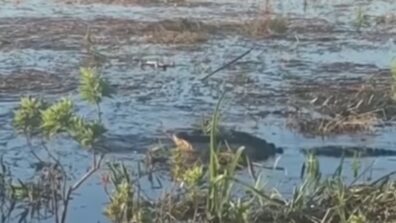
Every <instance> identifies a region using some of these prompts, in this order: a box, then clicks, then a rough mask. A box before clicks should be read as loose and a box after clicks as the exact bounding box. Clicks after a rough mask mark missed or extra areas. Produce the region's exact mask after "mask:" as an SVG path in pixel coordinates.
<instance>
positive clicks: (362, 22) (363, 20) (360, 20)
mask: <svg viewBox="0 0 396 223" xmlns="http://www.w3.org/2000/svg"><path fill="white" fill-rule="evenodd" d="M353 25H354V26H355V27H356V29H357V31H360V30H361V29H362V28H364V27H368V26H370V22H369V20H368V17H367V15H366V14H365V10H364V8H363V7H359V8H358V9H357V10H356V17H355V20H354V23H353Z"/></svg>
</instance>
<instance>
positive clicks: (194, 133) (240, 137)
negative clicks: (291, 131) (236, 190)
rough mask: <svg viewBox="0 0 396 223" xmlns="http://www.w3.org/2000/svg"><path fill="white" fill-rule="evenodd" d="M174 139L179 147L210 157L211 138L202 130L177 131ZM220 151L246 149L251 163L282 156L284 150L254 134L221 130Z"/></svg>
mask: <svg viewBox="0 0 396 223" xmlns="http://www.w3.org/2000/svg"><path fill="white" fill-rule="evenodd" d="M172 139H173V141H174V142H175V144H176V145H177V146H180V145H184V146H187V147H188V148H187V149H189V150H192V149H193V150H195V151H199V153H201V154H202V155H204V156H206V157H207V156H208V155H209V151H210V150H209V148H210V147H209V145H210V136H209V135H208V134H206V133H205V132H204V131H202V130H198V129H190V130H188V129H185V130H182V131H176V132H174V133H173V135H172ZM216 139H217V140H218V143H219V145H220V146H221V145H222V147H220V149H231V150H234V151H235V150H237V149H239V148H240V147H244V148H245V149H244V151H243V153H244V154H245V155H246V156H247V157H248V158H249V159H250V160H251V161H262V160H266V159H268V158H270V157H274V156H275V155H276V154H282V153H283V149H282V148H280V147H276V146H275V144H273V143H271V142H267V141H266V140H264V139H262V138H259V137H257V136H254V135H252V134H249V133H246V132H242V131H236V130H224V129H223V130H221V131H220V133H219V134H218V135H217V137H216Z"/></svg>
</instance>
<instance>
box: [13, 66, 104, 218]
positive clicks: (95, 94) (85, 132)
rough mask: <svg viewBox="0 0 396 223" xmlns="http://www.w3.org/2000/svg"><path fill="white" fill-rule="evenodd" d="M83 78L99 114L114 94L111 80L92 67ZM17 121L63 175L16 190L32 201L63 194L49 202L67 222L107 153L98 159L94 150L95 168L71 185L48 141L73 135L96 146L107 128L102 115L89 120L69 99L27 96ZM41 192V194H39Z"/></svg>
mask: <svg viewBox="0 0 396 223" xmlns="http://www.w3.org/2000/svg"><path fill="white" fill-rule="evenodd" d="M80 78H81V79H80V82H81V87H80V94H81V96H82V98H83V100H85V101H87V102H89V103H91V104H94V105H96V107H97V108H98V113H99V112H100V103H101V102H102V101H103V98H104V97H110V96H111V93H110V88H109V85H108V83H107V82H106V81H105V80H104V79H102V78H101V77H100V76H99V75H96V74H95V73H94V72H93V69H91V68H82V70H81V76H80ZM13 124H14V127H15V129H16V130H17V131H18V132H19V133H21V134H22V135H24V136H25V137H26V139H27V142H28V147H29V148H30V149H31V151H34V150H35V149H36V148H33V144H32V143H31V138H33V137H35V138H37V139H39V140H40V141H41V146H42V149H44V150H45V151H46V152H47V153H48V155H49V157H50V158H51V160H50V161H53V162H55V163H56V166H58V167H60V170H59V171H60V174H61V176H62V177H61V178H56V180H55V179H52V178H48V179H47V181H48V182H47V183H45V182H44V183H43V184H41V183H40V184H25V183H23V182H22V181H20V185H22V186H20V187H18V188H19V189H18V188H17V190H16V191H19V192H18V193H17V194H19V195H18V196H19V197H21V196H22V197H23V196H25V195H26V196H27V195H28V197H29V198H30V200H32V199H33V200H40V199H41V198H42V197H43V196H47V195H46V194H53V193H55V194H59V195H57V196H50V197H49V200H48V202H51V203H53V204H54V205H55V206H54V210H53V211H52V212H53V213H54V217H55V222H56V223H64V222H66V217H67V211H68V208H69V202H70V200H71V199H72V193H73V192H75V191H76V190H77V189H78V188H80V186H81V185H82V184H83V183H84V182H85V181H86V180H87V179H88V178H89V177H90V176H91V175H92V174H93V173H94V172H96V171H97V170H98V169H99V167H100V164H101V161H102V159H103V156H102V155H101V156H100V157H99V159H97V154H96V152H95V150H94V151H93V157H92V166H91V168H90V169H89V170H88V172H87V173H85V174H84V175H83V176H81V178H79V179H78V180H77V181H76V182H75V183H74V184H70V182H68V181H67V177H65V176H64V175H65V174H66V172H65V171H64V168H63V167H62V164H61V162H60V161H59V160H58V159H56V158H55V156H54V155H53V154H52V153H53V152H54V151H52V150H51V149H50V148H48V147H47V142H49V141H50V140H52V139H54V138H55V137H56V136H58V135H63V136H69V137H70V139H73V140H75V141H76V142H77V143H79V144H80V145H81V146H82V147H87V148H93V146H94V144H95V142H96V140H97V139H99V138H100V137H101V136H102V135H103V133H104V132H105V131H106V129H105V127H104V126H103V124H102V123H101V119H100V116H99V118H98V120H97V121H89V120H88V119H85V118H82V117H81V116H79V115H77V114H76V112H75V109H74V103H73V101H71V100H70V99H68V98H61V99H60V100H58V101H55V102H53V103H47V102H44V101H43V100H42V99H38V98H33V97H24V98H22V99H21V102H20V105H19V107H18V109H17V110H16V112H15V114H14V118H13ZM33 154H34V155H35V157H36V158H37V159H38V160H39V161H42V160H43V159H41V158H40V157H39V156H38V155H37V154H36V153H35V152H33ZM50 171H52V169H50ZM54 180H55V181H54ZM58 184H61V186H56V187H55V186H54V185H58ZM24 185H33V186H34V187H33V188H36V189H37V190H30V189H29V190H22V189H24V188H25V189H26V188H30V187H26V186H24ZM45 185H50V187H49V189H48V190H44V191H45V193H41V192H40V191H41V189H43V187H47V186H45ZM31 189H32V188H31ZM37 191H38V192H40V193H36V192H37ZM32 196H33V197H32ZM33 203H34V202H33ZM33 203H31V205H33ZM29 205H30V204H29ZM29 205H28V206H29Z"/></svg>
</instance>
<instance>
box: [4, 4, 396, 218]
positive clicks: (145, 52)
mask: <svg viewBox="0 0 396 223" xmlns="http://www.w3.org/2000/svg"><path fill="white" fill-rule="evenodd" d="M269 2H270V4H271V8H272V10H273V12H274V13H276V14H279V15H283V16H285V17H286V18H288V20H289V22H290V26H289V30H288V31H287V32H286V34H284V35H282V36H280V37H275V38H249V37H246V36H244V35H242V34H240V33H235V32H234V33H232V32H231V33H227V34H224V33H221V32H209V38H208V40H207V41H206V42H203V43H199V44H192V45H163V44H162V45H161V44H152V43H147V42H145V41H144V37H143V35H142V34H140V33H138V32H137V31H136V27H140V26H142V24H144V25H147V24H155V23H158V22H161V21H163V20H171V19H180V18H186V19H196V20H198V21H201V22H205V23H206V24H211V23H212V24H215V23H221V22H224V23H225V22H238V21H241V20H243V19H246V18H255V16H256V12H257V11H259V9H258V7H259V6H261V5H264V3H265V1H264V0H263V1H262V2H259V1H248V2H241V1H231V0H221V1H216V2H215V3H212V2H202V1H197V2H195V1H194V4H191V5H188V4H185V5H181V6H177V5H173V4H165V3H164V4H157V5H155V4H154V5H144V4H143V5H117V4H109V5H101V4H90V5H83V4H77V3H76V4H65V3H64V2H61V1H58V2H55V1H53V0H50V1H49V0H46V1H42V0H25V1H23V0H22V1H21V2H19V3H16V2H14V1H13V2H11V1H4V2H1V3H0V79H1V80H2V85H1V86H0V103H1V106H0V123H1V128H0V152H1V153H2V154H4V156H5V160H6V162H7V163H9V164H10V165H12V167H13V171H14V173H15V174H17V175H18V176H21V177H23V176H29V171H30V169H31V168H30V165H31V163H32V162H31V161H32V158H31V156H30V155H29V154H28V153H26V152H25V149H26V148H25V141H24V140H23V139H22V138H21V137H19V136H17V135H16V134H15V132H14V131H13V129H12V126H11V117H12V111H13V109H14V108H15V107H16V106H17V104H18V102H19V96H21V95H26V94H28V93H29V94H33V95H38V96H43V97H47V98H57V97H60V96H69V97H71V98H75V99H76V100H77V102H78V103H77V107H78V110H79V112H81V113H82V114H84V115H86V116H90V115H92V116H93V115H94V111H93V109H91V108H90V107H88V106H86V105H85V104H84V103H82V102H81V101H80V100H79V97H78V94H77V92H76V86H77V81H78V80H77V78H78V71H79V67H80V66H81V65H82V64H83V61H84V60H85V59H86V57H87V56H86V54H85V53H84V50H83V48H84V47H83V38H84V35H85V30H86V24H89V25H90V26H91V28H92V30H93V31H92V32H93V36H94V39H95V40H96V41H97V44H96V46H97V47H98V48H99V49H100V51H101V53H103V54H104V55H106V56H108V58H106V60H105V62H104V65H103V74H104V75H105V76H106V77H107V78H108V79H109V80H110V82H111V84H112V85H113V86H114V87H116V90H117V94H116V97H115V98H114V99H112V100H106V101H104V105H103V113H104V120H105V124H106V127H107V128H108V129H109V132H110V133H111V134H112V135H113V136H115V141H116V140H117V139H122V140H123V142H114V143H115V144H117V143H121V144H122V146H121V147H122V148H123V149H121V150H120V149H118V150H117V148H116V146H115V148H114V151H113V152H112V153H110V154H109V155H108V156H107V160H109V161H111V160H125V161H132V160H135V159H139V158H141V156H143V154H144V152H145V151H146V149H147V148H150V146H151V145H152V144H154V143H155V142H156V140H157V139H158V138H160V137H163V135H162V132H163V131H165V130H167V129H174V128H183V127H186V126H190V125H192V124H194V123H196V122H197V121H199V120H200V118H201V117H202V116H203V115H209V114H211V112H212V111H213V110H214V107H215V104H216V103H217V100H218V98H219V91H218V89H227V90H228V94H227V97H226V104H225V106H224V107H223V111H224V113H223V114H224V116H225V119H224V124H226V125H228V126H232V127H236V128H238V129H240V130H243V131H247V132H249V133H252V134H255V135H257V136H259V137H262V138H264V139H266V140H268V141H270V142H273V143H275V144H276V145H277V146H279V147H282V148H284V151H285V152H284V154H283V155H282V156H281V157H280V160H279V162H278V166H281V167H284V168H285V171H271V170H265V171H264V173H265V176H266V177H265V178H264V179H265V180H266V183H268V184H269V186H277V188H278V189H279V190H281V192H283V193H285V194H286V195H287V194H290V193H291V191H292V189H293V187H294V186H295V185H297V184H298V183H299V176H300V167H301V165H302V162H303V159H304V157H303V155H302V154H301V152H300V150H299V149H301V148H306V147H312V146H318V145H357V146H370V147H380V148H385V149H393V148H394V147H395V145H396V139H395V137H394V133H393V131H394V128H392V127H386V128H378V129H376V132H375V133H370V134H363V133H361V134H357V135H343V136H337V137H331V138H328V139H321V138H315V137H304V136H303V135H301V134H299V133H295V132H293V131H291V130H290V129H289V128H287V127H286V126H285V122H286V118H285V116H284V115H282V111H287V110H288V109H289V106H288V102H289V99H290V97H291V96H290V95H288V94H287V90H288V89H289V88H290V87H291V86H292V85H293V83H294V82H293V80H299V81H308V80H320V79H323V80H332V79H335V80H340V81H343V80H349V79H356V78H365V77H367V76H370V75H380V74H381V73H384V72H385V73H386V72H388V73H389V65H390V63H391V60H392V58H393V57H395V56H396V46H395V44H396V40H395V39H394V38H396V17H395V16H396V15H395V14H393V15H392V13H393V12H395V11H396V3H394V2H393V1H391V0H389V1H386V0H382V1H368V0H367V1H352V0H349V1H345V0H343V1H341V0H339V1H308V4H307V5H306V6H304V1H302V0H288V1H269ZM359 6H361V7H362V8H364V10H365V11H364V12H365V14H367V15H369V17H370V18H376V17H379V16H388V17H389V18H390V17H391V16H393V18H394V19H393V20H391V21H390V22H388V23H385V24H382V23H381V24H376V25H371V26H370V27H367V28H362V30H361V32H357V31H356V28H355V27H354V26H353V25H352V24H353V22H354V21H355V17H356V10H357V9H358V7H359ZM388 17H387V18H388ZM117 24H118V25H117ZM120 24H122V25H120ZM128 24H129V25H130V26H128ZM134 30H135V31H134ZM143 30H144V28H143ZM220 30H221V29H220ZM253 46H254V47H255V49H254V50H253V51H252V52H251V53H250V54H249V55H247V56H246V57H244V58H243V59H242V60H240V61H238V62H237V63H235V64H234V65H232V66H231V67H229V68H228V69H226V70H223V71H221V72H219V73H217V74H215V75H214V76H213V77H211V78H210V79H209V80H208V81H207V82H202V81H200V78H202V77H203V76H205V74H207V73H209V72H210V71H211V70H214V69H216V68H217V67H219V66H221V65H222V64H223V63H226V62H228V61H229V60H231V59H233V58H235V57H237V56H238V55H240V54H241V53H243V52H244V51H246V50H247V49H249V48H251V47H253ZM134 59H159V60H166V61H169V62H174V63H175V64H176V66H175V67H172V68H169V69H167V70H166V71H162V70H155V69H151V68H146V69H144V70H143V69H141V68H140V67H139V66H138V65H137V64H136V63H135V62H134V61H135V60H134ZM7 80H8V81H7ZM4 83H5V84H4ZM13 83H22V84H14V85H15V86H14V85H12V84H13ZM329 83H337V82H329ZM10 85H11V87H10ZM12 86H13V87H12ZM216 89H217V90H216ZM54 147H55V148H56V151H57V152H58V155H60V156H62V157H63V160H64V162H65V163H66V164H69V165H70V168H71V169H72V172H73V173H74V174H75V175H76V176H79V175H81V174H83V173H84V172H85V171H86V169H87V168H88V165H89V159H90V156H89V153H87V152H85V151H82V150H81V149H79V148H78V146H77V145H74V144H70V142H68V141H67V142H66V141H62V140H60V141H59V142H57V143H56V145H54ZM320 160H321V168H322V170H323V172H324V173H326V174H330V173H332V172H333V171H334V169H335V168H336V166H337V165H338V163H339V159H335V158H324V157H320ZM362 161H363V168H364V167H366V166H369V165H373V169H372V172H371V173H370V174H368V175H372V176H373V177H375V176H378V175H379V174H383V173H385V172H390V171H392V170H394V166H395V162H396V158H393V157H380V158H366V159H363V160H362ZM274 162H275V160H268V161H266V162H265V165H266V166H271V165H272V164H273V163H274ZM346 162H347V163H351V160H347V161H346ZM347 176H348V175H347ZM147 185H148V184H147ZM147 187H149V186H147ZM148 193H152V194H153V195H155V194H157V193H158V191H155V190H148ZM105 202H106V196H105V194H104V193H103V189H102V187H101V185H100V177H99V176H98V177H94V178H93V179H92V180H91V181H90V182H89V183H88V184H87V185H86V186H84V187H83V188H82V189H81V190H79V195H78V196H76V197H75V199H74V200H73V201H72V204H73V209H72V210H71V211H70V213H69V222H81V219H89V221H90V222H97V221H99V222H106V221H107V220H106V219H105V217H104V216H102V215H101V211H102V210H103V207H104V204H105Z"/></svg>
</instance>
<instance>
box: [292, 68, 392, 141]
mask: <svg viewBox="0 0 396 223" xmlns="http://www.w3.org/2000/svg"><path fill="white" fill-rule="evenodd" d="M381 78H382V79H381ZM381 78H379V77H377V78H369V79H368V80H366V81H364V82H359V83H353V84H350V85H348V84H345V85H343V86H339V84H337V85H336V86H332V85H331V86H330V85H329V84H326V85H324V84H322V83H318V84H316V85H305V86H297V87H295V89H294V90H293V91H294V94H295V96H296V99H295V101H294V102H292V103H295V104H296V105H295V107H298V108H299V109H298V111H297V112H295V113H294V114H292V115H290V116H289V119H288V126H289V127H291V128H293V129H296V130H297V131H299V132H302V133H306V134H310V135H323V136H327V135H337V134H345V133H359V132H370V131H372V130H373V129H374V128H375V127H376V126H378V125H382V124H384V123H385V122H387V121H391V120H394V118H395V117H396V103H395V100H394V95H395V93H394V88H395V87H394V86H395V83H396V82H395V77H394V75H393V74H392V69H391V75H389V76H386V77H381ZM301 101H304V102H303V103H301V104H300V102H301ZM301 108H303V109H301ZM303 110H304V111H303Z"/></svg>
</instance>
